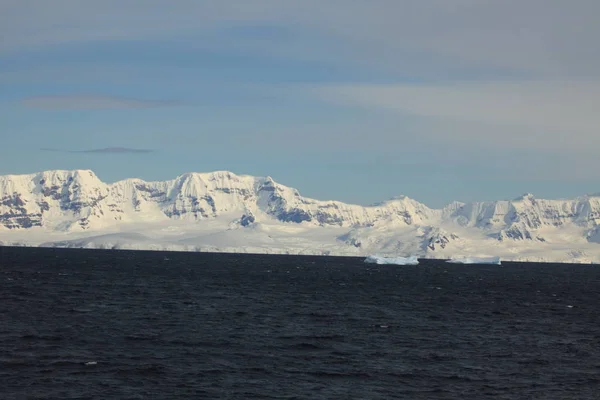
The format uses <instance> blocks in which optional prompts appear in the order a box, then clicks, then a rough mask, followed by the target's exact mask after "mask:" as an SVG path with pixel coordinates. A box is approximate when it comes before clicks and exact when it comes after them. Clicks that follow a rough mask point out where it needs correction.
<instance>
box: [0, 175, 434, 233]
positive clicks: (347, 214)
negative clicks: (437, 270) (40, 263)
mask: <svg viewBox="0 0 600 400" xmlns="http://www.w3.org/2000/svg"><path fill="white" fill-rule="evenodd" d="M0 196H1V197H0V198H1V199H2V201H1V203H0V204H1V206H2V208H1V209H0V218H1V219H0V223H1V224H2V225H4V226H5V227H7V228H9V229H22V228H30V227H34V226H39V227H46V228H49V229H54V230H63V231H71V230H86V229H101V228H105V227H107V226H111V225H115V224H117V223H123V222H134V221H139V220H156V221H158V220H161V219H177V220H188V221H191V222H197V221H200V220H204V219H211V218H217V217H221V216H224V215H230V214H231V215H232V219H234V218H242V217H243V216H246V218H242V219H241V220H243V221H244V222H243V224H242V226H248V225H250V224H251V223H252V222H254V221H258V220H260V219H261V218H274V219H276V220H278V221H281V222H288V223H296V224H301V223H304V224H308V225H315V226H331V225H333V226H341V227H343V226H347V227H350V226H364V225H374V224H388V223H391V224H396V225H412V224H418V223H422V222H424V221H426V220H428V219H430V218H432V217H434V216H435V212H434V211H433V210H431V209H429V208H427V207H426V206H424V205H423V204H421V203H418V202H416V201H414V200H412V199H409V198H407V197H404V196H402V197H399V198H395V199H392V200H389V201H387V202H385V203H382V204H380V205H377V206H371V207H363V206H358V205H349V204H345V203H341V202H338V201H318V200H314V199H309V198H305V197H303V196H301V195H300V193H299V192H298V191H297V190H296V189H294V188H290V187H287V186H284V185H281V184H278V183H277V182H275V181H274V180H273V179H272V178H271V177H265V178H261V177H253V176H248V175H236V174H234V173H232V172H229V171H215V172H211V173H187V174H183V175H181V176H179V177H177V178H175V179H173V180H170V181H164V182H145V181H143V180H140V179H127V180H123V181H119V182H116V183H114V184H111V185H107V184H105V183H103V182H101V181H100V180H99V179H98V177H97V176H96V175H95V174H94V173H93V172H92V171H86V170H77V171H46V172H41V173H38V174H31V175H9V176H4V177H0Z"/></svg>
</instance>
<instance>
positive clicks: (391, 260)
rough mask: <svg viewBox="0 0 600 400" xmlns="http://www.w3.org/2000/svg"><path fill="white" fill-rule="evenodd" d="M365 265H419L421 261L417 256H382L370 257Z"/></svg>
mask: <svg viewBox="0 0 600 400" xmlns="http://www.w3.org/2000/svg"><path fill="white" fill-rule="evenodd" d="M365 264H379V265H417V264H419V260H418V258H417V257H416V256H411V257H381V256H368V257H367V258H366V259H365Z"/></svg>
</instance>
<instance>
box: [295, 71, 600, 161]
mask: <svg viewBox="0 0 600 400" xmlns="http://www.w3.org/2000/svg"><path fill="white" fill-rule="evenodd" d="M307 90H308V92H309V93H310V94H311V95H312V96H314V97H315V98H318V99H320V100H321V101H324V102H327V103H330V104H335V105H341V106H349V107H358V108H365V109H376V110H384V111H388V112H391V113H395V114H397V115H398V116H403V115H413V116H417V117H420V118H422V119H423V120H425V121H429V122H428V123H429V124H430V126H431V127H433V128H434V129H431V131H430V132H431V134H432V135H434V136H438V137H439V138H440V139H444V138H453V139H459V140H461V141H466V142H468V141H469V140H472V139H476V140H483V141H486V142H488V143H489V144H491V145H492V144H493V145H500V146H501V147H515V148H520V147H528V148H538V149H540V150H542V149H551V148H555V149H565V150H567V149H570V150H586V149H589V148H590V146H598V145H600V136H599V135H598V126H600V81H587V82H584V81H564V82H557V81H548V82H545V81H534V82H531V81H529V82H528V81H524V82H503V83H498V82H484V83H472V82H465V83H455V84H438V85H431V84H430V85H402V84H398V85H394V84H391V85H356V84H348V85H323V86H313V87H309V88H308V89H307ZM444 124H445V126H444Z"/></svg>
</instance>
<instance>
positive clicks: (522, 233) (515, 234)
mask: <svg viewBox="0 0 600 400" xmlns="http://www.w3.org/2000/svg"><path fill="white" fill-rule="evenodd" d="M496 239H497V240H498V241H500V242H502V241H504V240H506V239H510V240H537V241H539V242H545V241H546V240H545V239H544V238H542V237H540V236H534V235H533V234H532V233H531V232H530V231H529V230H527V229H520V228H518V227H516V226H513V227H511V228H509V229H503V230H501V231H500V233H499V234H498V235H497V236H496Z"/></svg>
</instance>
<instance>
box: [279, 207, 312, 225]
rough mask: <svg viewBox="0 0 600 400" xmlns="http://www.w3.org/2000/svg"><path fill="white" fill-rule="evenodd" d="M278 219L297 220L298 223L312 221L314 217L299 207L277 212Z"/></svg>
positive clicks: (284, 220) (283, 220)
mask: <svg viewBox="0 0 600 400" xmlns="http://www.w3.org/2000/svg"><path fill="white" fill-rule="evenodd" d="M277 219H278V220H280V221H282V222H296V223H298V224H299V223H301V222H304V221H307V222H310V221H312V217H311V216H310V215H309V214H308V213H307V212H306V211H304V210H300V209H298V208H293V209H291V210H289V211H288V210H285V211H281V212H280V213H279V214H277Z"/></svg>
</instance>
